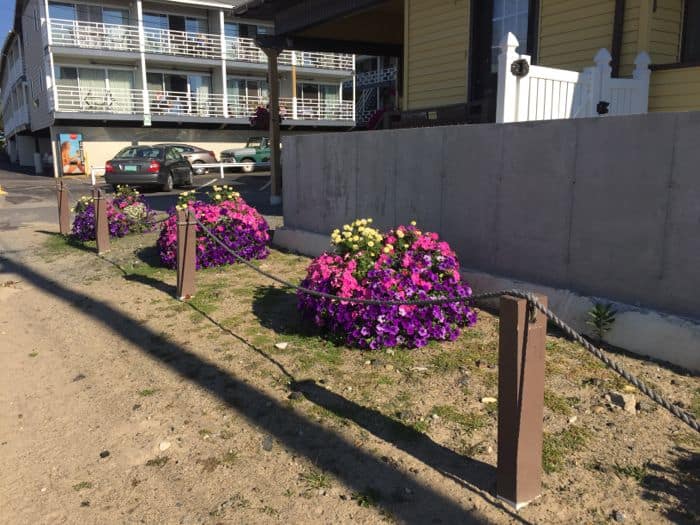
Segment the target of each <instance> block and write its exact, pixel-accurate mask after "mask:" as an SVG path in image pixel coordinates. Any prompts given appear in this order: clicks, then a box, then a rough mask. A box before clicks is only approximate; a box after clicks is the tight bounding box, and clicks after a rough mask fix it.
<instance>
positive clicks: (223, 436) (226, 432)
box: [219, 429, 233, 439]
mask: <svg viewBox="0 0 700 525" xmlns="http://www.w3.org/2000/svg"><path fill="white" fill-rule="evenodd" d="M219 437H220V438H221V439H231V438H232V437H233V432H231V431H230V430H226V429H224V430H222V431H221V432H219Z"/></svg>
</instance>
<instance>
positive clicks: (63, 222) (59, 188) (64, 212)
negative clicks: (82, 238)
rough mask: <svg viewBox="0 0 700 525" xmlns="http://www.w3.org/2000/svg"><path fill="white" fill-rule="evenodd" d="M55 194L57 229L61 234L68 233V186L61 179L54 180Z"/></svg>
mask: <svg viewBox="0 0 700 525" xmlns="http://www.w3.org/2000/svg"><path fill="white" fill-rule="evenodd" d="M56 194H57V197H58V231H59V232H61V235H68V234H69V233H70V204H69V203H68V188H66V186H65V185H64V184H63V181H62V180H61V179H59V180H57V181H56Z"/></svg>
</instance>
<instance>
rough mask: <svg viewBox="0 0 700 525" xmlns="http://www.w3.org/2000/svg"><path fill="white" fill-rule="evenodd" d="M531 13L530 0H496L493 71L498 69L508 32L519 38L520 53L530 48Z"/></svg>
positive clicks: (492, 49)
mask: <svg viewBox="0 0 700 525" xmlns="http://www.w3.org/2000/svg"><path fill="white" fill-rule="evenodd" d="M529 13H530V0H494V2H493V17H492V19H491V23H492V27H493V31H492V33H491V35H492V36H491V70H492V72H493V73H496V72H497V71H498V55H499V54H500V53H501V49H500V47H499V46H500V44H501V40H503V37H504V36H506V35H507V34H508V33H513V34H514V35H515V36H516V38H517V39H518V42H519V43H520V47H519V48H518V50H519V52H520V53H525V52H526V50H527V49H528V41H527V34H528V18H529Z"/></svg>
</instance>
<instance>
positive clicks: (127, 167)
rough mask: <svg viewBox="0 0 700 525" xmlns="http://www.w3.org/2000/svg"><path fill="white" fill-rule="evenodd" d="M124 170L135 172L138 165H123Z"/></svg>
mask: <svg viewBox="0 0 700 525" xmlns="http://www.w3.org/2000/svg"><path fill="white" fill-rule="evenodd" d="M124 171H130V172H136V171H138V166H128V165H127V166H124Z"/></svg>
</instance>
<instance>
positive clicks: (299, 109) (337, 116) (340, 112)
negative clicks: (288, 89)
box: [280, 98, 355, 120]
mask: <svg viewBox="0 0 700 525" xmlns="http://www.w3.org/2000/svg"><path fill="white" fill-rule="evenodd" d="M294 102H295V100H294V99H293V98H280V114H281V115H282V118H283V119H285V118H287V119H289V118H292V119H295V120H354V119H355V116H354V115H353V104H352V101H350V100H318V99H311V100H309V99H301V98H298V99H296V104H295V103H294Z"/></svg>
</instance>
